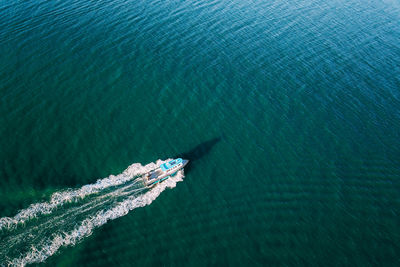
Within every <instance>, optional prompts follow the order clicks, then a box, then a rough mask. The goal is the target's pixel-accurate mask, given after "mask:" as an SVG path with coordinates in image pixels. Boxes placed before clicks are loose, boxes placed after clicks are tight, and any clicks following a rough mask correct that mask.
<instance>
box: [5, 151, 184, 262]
mask: <svg viewBox="0 0 400 267" xmlns="http://www.w3.org/2000/svg"><path fill="white" fill-rule="evenodd" d="M169 160H170V159H168V160H167V161H169ZM164 162H165V161H161V160H158V161H157V162H156V163H150V164H147V165H145V166H142V165H141V164H139V163H135V164H132V165H131V166H129V167H128V168H127V169H126V170H125V171H124V172H123V173H121V174H119V175H117V176H114V175H111V176H109V177H107V178H104V179H101V180H98V181H97V182H96V183H94V184H89V185H85V186H82V187H81V188H78V189H69V190H64V191H60V192H56V193H54V194H52V196H51V197H50V200H49V201H48V202H42V203H36V204H32V205H30V206H29V207H28V208H26V209H24V210H21V211H20V212H19V213H18V214H16V215H15V216H14V217H3V218H0V265H1V264H7V265H15V266H24V265H26V264H30V263H38V262H44V261H45V260H46V259H47V258H48V257H50V256H51V255H53V254H54V253H56V252H57V251H58V250H59V249H60V248H61V247H65V246H73V245H75V244H76V243H77V242H79V241H81V240H82V239H83V238H85V237H87V236H90V235H91V234H92V232H93V230H94V229H95V228H97V227H99V226H102V225H103V224H105V223H107V222H108V221H109V220H114V219H116V218H119V217H121V216H124V215H126V214H127V213H128V212H129V211H131V210H133V209H135V208H139V207H144V206H146V205H149V204H151V203H152V202H153V201H154V200H155V199H156V198H157V197H158V196H159V195H160V194H161V192H162V191H164V190H165V189H166V188H167V187H170V188H173V187H175V185H176V183H177V182H179V181H182V178H183V177H184V175H183V171H182V170H181V171H179V172H178V173H177V175H176V176H174V177H170V178H169V179H167V180H165V181H164V182H162V183H161V184H158V185H157V186H155V187H154V188H152V189H148V188H146V187H145V186H144V184H143V180H142V178H141V176H142V175H143V174H144V173H146V172H148V171H150V170H153V169H155V168H157V166H159V165H160V164H162V163H164Z"/></svg>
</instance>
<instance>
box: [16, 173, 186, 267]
mask: <svg viewBox="0 0 400 267" xmlns="http://www.w3.org/2000/svg"><path fill="white" fill-rule="evenodd" d="M183 177H184V176H183V174H182V173H178V174H177V175H176V176H175V177H171V178H169V179H168V180H166V181H164V182H162V183H161V184H159V185H157V186H156V187H155V188H153V189H152V190H150V191H148V192H147V193H145V194H142V195H140V196H137V197H135V196H133V197H129V198H128V199H126V200H125V201H123V202H121V203H120V204H118V205H117V206H115V207H114V208H112V209H109V210H101V211H99V212H98V213H97V214H96V215H95V216H93V217H90V218H87V219H85V220H84V221H83V222H82V223H81V224H80V225H79V226H78V227H76V228H75V229H74V230H72V231H71V232H68V233H59V234H56V235H54V237H53V238H52V239H49V240H47V242H46V243H45V244H42V245H41V246H40V247H36V246H32V247H31V250H30V251H29V252H28V253H26V254H25V255H23V256H21V257H20V258H17V259H14V260H12V261H10V262H9V264H10V265H15V266H25V265H26V264H31V263H38V262H44V261H45V260H46V259H47V258H48V257H50V256H51V255H53V254H54V253H56V252H57V251H58V250H59V249H60V248H61V247H63V246H71V245H75V244H76V243H77V242H79V241H80V240H82V239H83V238H85V237H87V236H90V235H91V234H92V232H93V229H95V228H97V227H99V226H102V225H104V224H105V223H107V221H109V220H114V219H116V218H119V217H121V216H124V215H126V214H128V212H129V211H131V210H133V209H136V208H139V207H144V206H146V205H149V204H151V203H152V202H153V201H154V200H155V199H156V198H157V197H158V196H159V195H160V194H161V192H162V191H164V190H165V189H166V188H168V187H169V188H173V187H175V186H176V183H177V182H179V181H182V178H183Z"/></svg>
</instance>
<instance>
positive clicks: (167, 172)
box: [144, 158, 189, 187]
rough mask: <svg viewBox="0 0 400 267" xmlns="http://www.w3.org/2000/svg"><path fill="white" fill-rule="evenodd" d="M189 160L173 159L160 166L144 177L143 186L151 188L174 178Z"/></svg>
mask: <svg viewBox="0 0 400 267" xmlns="http://www.w3.org/2000/svg"><path fill="white" fill-rule="evenodd" d="M188 162H189V160H187V159H181V158H177V159H173V160H170V161H168V162H166V163H163V164H161V165H160V166H159V167H158V168H157V169H155V170H152V171H150V172H148V173H146V174H145V175H144V184H145V185H146V186H147V187H153V186H155V185H156V184H158V183H161V182H162V181H164V180H167V179H168V178H169V177H171V176H174V175H175V174H176V173H177V172H178V171H179V170H181V169H183V168H184V167H185V166H186V164H188Z"/></svg>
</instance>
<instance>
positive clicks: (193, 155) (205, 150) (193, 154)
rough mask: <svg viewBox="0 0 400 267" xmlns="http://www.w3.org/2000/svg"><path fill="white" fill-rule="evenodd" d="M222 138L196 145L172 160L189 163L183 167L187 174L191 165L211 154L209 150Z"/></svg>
mask: <svg viewBox="0 0 400 267" xmlns="http://www.w3.org/2000/svg"><path fill="white" fill-rule="evenodd" d="M221 139H222V137H216V138H213V139H210V140H207V141H205V142H203V143H200V144H198V145H197V146H195V147H194V148H192V149H191V150H189V151H187V152H185V153H182V154H179V155H176V156H175V157H174V158H183V159H188V160H189V163H188V165H187V166H186V167H185V173H188V172H189V171H190V169H191V168H192V166H193V163H194V162H196V161H197V160H199V159H201V158H203V157H204V156H206V155H207V154H209V153H210V152H211V150H212V149H213V147H214V146H215V145H216V144H217V143H219V142H220V141H221Z"/></svg>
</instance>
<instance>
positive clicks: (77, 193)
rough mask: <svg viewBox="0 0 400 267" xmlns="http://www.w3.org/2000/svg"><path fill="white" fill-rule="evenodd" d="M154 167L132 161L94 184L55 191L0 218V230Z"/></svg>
mask: <svg viewBox="0 0 400 267" xmlns="http://www.w3.org/2000/svg"><path fill="white" fill-rule="evenodd" d="M157 163H158V162H157ZM156 167H157V164H156V163H150V164H147V165H145V166H142V165H141V164H140V163H134V164H132V165H130V166H129V167H128V168H127V169H126V170H125V171H124V172H123V173H121V174H119V175H117V176H114V175H110V176H109V177H107V178H104V179H99V180H97V181H96V183H94V184H89V185H84V186H82V187H81V188H79V189H69V190H65V191H60V192H55V193H53V194H52V195H51V197H50V200H49V201H48V202H42V203H36V204H31V205H30V206H29V207H28V208H26V209H23V210H21V211H20V212H19V213H18V214H17V215H15V216H14V217H3V218H0V230H3V229H7V230H12V229H13V228H15V227H16V226H17V225H18V224H24V223H25V222H26V221H28V220H31V219H32V218H35V217H36V216H38V215H40V214H50V213H51V212H52V211H53V210H54V209H56V208H58V207H60V206H61V205H63V204H65V203H71V202H76V201H78V200H80V199H83V198H85V197H86V196H88V195H91V194H96V193H99V192H100V191H102V190H104V189H106V188H109V187H112V186H117V185H121V184H124V183H126V182H127V181H130V180H132V179H133V178H135V177H137V176H139V175H141V174H144V173H146V172H148V171H150V170H152V169H154V168H156ZM138 182H139V180H138Z"/></svg>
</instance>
